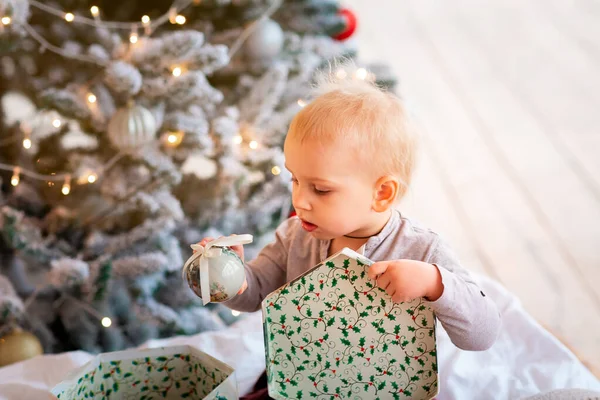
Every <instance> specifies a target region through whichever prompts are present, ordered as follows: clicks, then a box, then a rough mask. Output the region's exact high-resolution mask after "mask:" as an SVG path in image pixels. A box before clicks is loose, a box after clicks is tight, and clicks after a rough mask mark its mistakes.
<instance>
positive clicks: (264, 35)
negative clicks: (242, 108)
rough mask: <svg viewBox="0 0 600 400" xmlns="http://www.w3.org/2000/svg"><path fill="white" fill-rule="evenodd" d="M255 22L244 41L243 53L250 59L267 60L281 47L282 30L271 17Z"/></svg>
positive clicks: (273, 56)
mask: <svg viewBox="0 0 600 400" xmlns="http://www.w3.org/2000/svg"><path fill="white" fill-rule="evenodd" d="M257 24H258V25H257V26H255V27H254V30H253V31H252V33H251V34H250V36H248V38H247V39H246V41H245V42H244V54H245V55H246V57H247V58H248V59H250V60H252V61H262V62H268V61H271V60H272V59H274V58H275V57H276V56H277V55H278V54H279V53H280V52H281V49H283V41H284V35H283V30H282V29H281V26H279V24H278V23H277V22H275V21H273V20H272V19H266V20H264V21H259V22H257Z"/></svg>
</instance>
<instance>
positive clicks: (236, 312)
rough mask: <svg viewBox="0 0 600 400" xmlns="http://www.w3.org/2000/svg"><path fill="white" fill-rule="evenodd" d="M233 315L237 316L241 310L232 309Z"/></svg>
mask: <svg viewBox="0 0 600 400" xmlns="http://www.w3.org/2000/svg"><path fill="white" fill-rule="evenodd" d="M231 315H233V316H234V317H237V316H239V315H240V312H239V311H236V310H231Z"/></svg>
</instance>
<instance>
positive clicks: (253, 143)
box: [248, 140, 258, 150]
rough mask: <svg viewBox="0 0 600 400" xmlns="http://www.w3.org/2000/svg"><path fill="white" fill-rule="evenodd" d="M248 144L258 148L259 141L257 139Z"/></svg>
mask: <svg viewBox="0 0 600 400" xmlns="http://www.w3.org/2000/svg"><path fill="white" fill-rule="evenodd" d="M248 146H249V147H250V148H251V149H252V150H256V149H257V148H258V142H257V141H256V140H253V141H251V142H250V143H249V144H248Z"/></svg>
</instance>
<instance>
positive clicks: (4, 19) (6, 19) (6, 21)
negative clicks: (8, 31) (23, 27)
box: [2, 17, 12, 25]
mask: <svg viewBox="0 0 600 400" xmlns="http://www.w3.org/2000/svg"><path fill="white" fill-rule="evenodd" d="M11 22H12V19H11V18H10V17H2V25H10V23H11Z"/></svg>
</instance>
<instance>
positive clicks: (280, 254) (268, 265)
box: [223, 218, 293, 312]
mask: <svg viewBox="0 0 600 400" xmlns="http://www.w3.org/2000/svg"><path fill="white" fill-rule="evenodd" d="M292 220H293V218H290V219H287V220H286V221H284V222H283V223H282V224H281V225H279V227H278V228H277V230H276V231H275V240H274V241H273V242H272V243H270V244H268V245H267V246H265V247H264V248H263V249H262V250H261V251H260V253H259V254H258V255H257V256H256V258H254V259H253V260H252V261H249V262H247V263H246V264H245V270H246V281H247V283H248V287H247V288H246V290H245V291H244V293H242V294H240V295H237V296H235V297H234V298H233V299H231V300H228V301H226V302H224V303H223V304H224V305H226V306H227V307H229V308H231V309H233V310H238V311H245V312H253V311H257V310H259V309H260V303H261V301H262V300H263V299H264V298H265V297H266V296H267V295H268V294H269V293H271V292H273V291H274V290H275V289H277V288H279V287H280V286H282V285H283V284H285V283H286V271H287V259H288V249H289V242H290V240H291V239H290V235H291V233H292V229H293V221H292Z"/></svg>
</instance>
